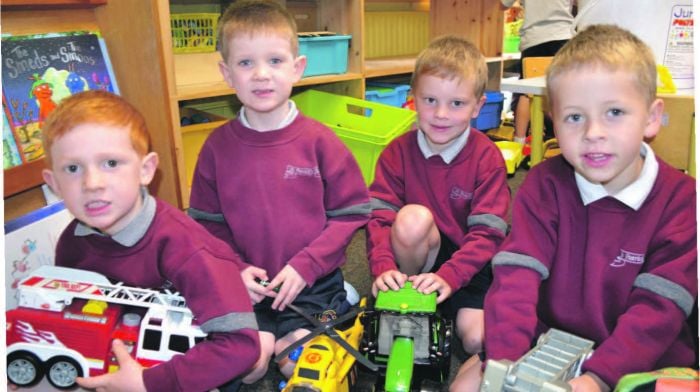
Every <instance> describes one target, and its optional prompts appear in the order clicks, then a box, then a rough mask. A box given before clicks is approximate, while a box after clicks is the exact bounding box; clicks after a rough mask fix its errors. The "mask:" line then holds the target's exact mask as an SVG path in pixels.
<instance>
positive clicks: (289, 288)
mask: <svg viewBox="0 0 700 392" xmlns="http://www.w3.org/2000/svg"><path fill="white" fill-rule="evenodd" d="M276 287H279V291H278V292H277V293H276V295H274V297H275V300H274V301H273V302H272V309H275V310H279V311H283V310H284V308H286V307H287V305H289V304H291V303H292V302H294V300H295V299H296V298H297V295H299V293H300V292H301V290H303V289H304V287H306V281H305V280H304V278H302V277H301V275H299V273H298V272H297V271H296V270H295V269H294V268H293V267H292V266H290V265H287V266H285V267H284V268H282V271H280V272H279V274H277V276H275V278H274V279H272V282H270V284H269V285H268V286H267V289H268V290H274V289H275V288H276ZM273 294H274V293H273Z"/></svg>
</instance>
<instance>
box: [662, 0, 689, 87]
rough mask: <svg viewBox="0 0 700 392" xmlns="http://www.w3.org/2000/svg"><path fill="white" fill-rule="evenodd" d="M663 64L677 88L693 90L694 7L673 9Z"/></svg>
mask: <svg viewBox="0 0 700 392" xmlns="http://www.w3.org/2000/svg"><path fill="white" fill-rule="evenodd" d="M670 19H671V20H670V21H669V23H668V34H667V37H668V38H667V40H666V47H665V48H664V59H663V64H664V66H666V68H667V69H668V70H669V72H670V73H671V75H672V76H673V82H674V83H675V84H676V88H677V89H678V90H679V91H680V92H683V91H685V90H690V92H692V90H693V89H694V87H695V83H694V75H693V72H694V62H693V60H694V56H693V6H692V5H676V6H674V7H673V8H672V9H671V15H670Z"/></svg>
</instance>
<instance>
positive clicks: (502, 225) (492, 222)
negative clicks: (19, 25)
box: [467, 214, 508, 234]
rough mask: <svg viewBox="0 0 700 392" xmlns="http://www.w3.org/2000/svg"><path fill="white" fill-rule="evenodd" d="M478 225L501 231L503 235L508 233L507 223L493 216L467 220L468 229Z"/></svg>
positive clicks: (479, 216) (476, 216) (477, 216)
mask: <svg viewBox="0 0 700 392" xmlns="http://www.w3.org/2000/svg"><path fill="white" fill-rule="evenodd" d="M477 225H483V226H488V227H491V228H493V229H496V230H500V231H501V232H502V233H503V234H506V233H507V232H508V224H507V223H506V221H504V220H503V219H501V218H500V217H498V216H496V215H493V214H481V215H472V216H470V217H469V218H467V226H468V227H472V226H477Z"/></svg>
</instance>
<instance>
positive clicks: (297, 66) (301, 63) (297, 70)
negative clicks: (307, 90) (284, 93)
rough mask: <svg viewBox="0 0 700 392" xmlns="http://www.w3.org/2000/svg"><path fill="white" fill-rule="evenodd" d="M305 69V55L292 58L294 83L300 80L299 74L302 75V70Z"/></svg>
mask: <svg viewBox="0 0 700 392" xmlns="http://www.w3.org/2000/svg"><path fill="white" fill-rule="evenodd" d="M305 69H306V56H304V55H301V56H298V57H297V58H295V59H294V76H295V80H294V83H296V82H298V81H299V80H301V76H302V75H304V70H305Z"/></svg>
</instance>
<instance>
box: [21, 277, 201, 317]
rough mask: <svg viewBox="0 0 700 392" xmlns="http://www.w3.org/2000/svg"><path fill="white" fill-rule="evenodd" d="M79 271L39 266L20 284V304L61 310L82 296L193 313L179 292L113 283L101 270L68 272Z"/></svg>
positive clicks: (189, 314)
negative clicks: (100, 273)
mask: <svg viewBox="0 0 700 392" xmlns="http://www.w3.org/2000/svg"><path fill="white" fill-rule="evenodd" d="M75 271H77V270H72V269H65V268H61V267H53V266H51V267H41V268H39V269H37V270H36V271H35V273H33V274H32V275H31V276H29V277H27V278H26V279H24V280H23V281H22V282H20V284H19V289H20V298H19V302H20V306H27V307H32V308H41V309H46V310H54V311H60V310H62V309H63V308H64V307H65V306H66V305H69V304H70V303H71V302H72V300H73V299H75V298H80V299H86V300H96V301H104V302H108V303H116V304H122V305H129V306H141V307H146V308H152V307H153V305H156V306H159V307H160V308H161V309H162V310H165V311H171V312H176V313H183V314H184V315H188V316H190V317H191V315H192V312H191V311H190V309H189V308H188V307H187V305H186V304H185V299H184V297H182V296H181V295H180V294H179V293H172V292H169V291H166V292H160V291H157V290H151V289H142V288H137V287H129V286H125V285H124V284H123V283H122V282H118V283H116V284H111V283H109V281H108V280H107V279H106V278H104V277H103V276H100V275H98V274H93V275H85V276H76V278H75V279H72V278H68V277H67V275H66V274H67V273H72V276H75V275H76V274H77V273H76V272H75ZM95 275H97V276H95ZM81 278H83V279H81Z"/></svg>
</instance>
